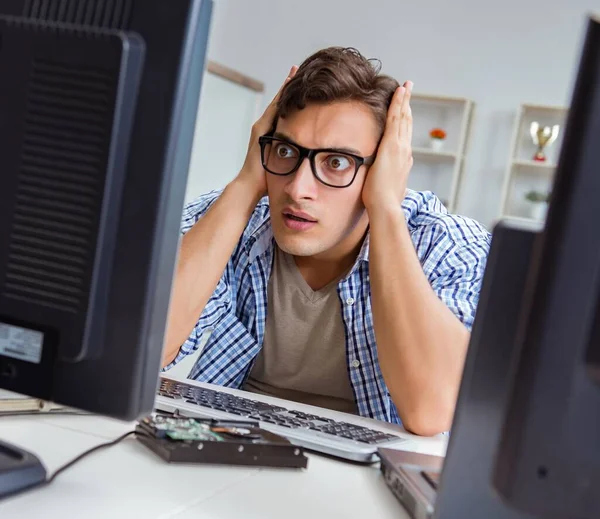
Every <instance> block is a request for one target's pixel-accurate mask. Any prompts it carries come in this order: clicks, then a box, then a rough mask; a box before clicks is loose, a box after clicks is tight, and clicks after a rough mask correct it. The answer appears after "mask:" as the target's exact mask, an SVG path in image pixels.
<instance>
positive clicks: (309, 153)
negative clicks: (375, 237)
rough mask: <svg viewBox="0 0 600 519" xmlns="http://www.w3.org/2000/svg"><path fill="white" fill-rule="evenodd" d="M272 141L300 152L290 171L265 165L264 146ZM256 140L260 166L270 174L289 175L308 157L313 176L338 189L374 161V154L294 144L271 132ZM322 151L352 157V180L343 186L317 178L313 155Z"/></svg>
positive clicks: (349, 184)
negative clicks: (277, 170)
mask: <svg viewBox="0 0 600 519" xmlns="http://www.w3.org/2000/svg"><path fill="white" fill-rule="evenodd" d="M273 141H279V142H283V143H285V144H289V145H290V146H293V147H294V148H297V149H298V151H299V152H300V154H299V156H298V163H297V164H296V166H295V167H294V168H293V169H292V170H291V171H290V172H288V173H275V172H274V171H271V170H270V169H269V168H268V167H267V165H266V162H265V147H266V145H267V144H271V143H273ZM258 142H259V144H260V158H261V162H262V166H263V168H265V171H267V172H268V173H270V174H271V175H277V176H279V177H287V176H288V175H291V174H293V173H295V172H296V171H298V169H300V166H301V165H302V163H303V162H304V159H306V158H308V162H309V164H310V169H311V171H312V174H313V176H314V177H315V178H316V179H317V180H318V181H319V182H321V184H323V185H326V186H328V187H335V188H338V189H344V188H347V187H350V186H351V185H352V184H353V183H354V180H356V176H357V175H358V170H359V169H360V168H361V167H362V166H371V165H372V164H373V162H375V157H376V154H374V155H370V156H368V157H361V156H360V155H356V154H355V153H349V152H347V151H343V150H340V149H336V148H306V147H305V146H300V145H299V144H296V143H295V142H293V141H290V140H288V139H282V138H280V137H275V136H274V135H273V133H272V132H270V133H267V134H265V135H262V136H261V137H259V138H258ZM323 152H330V153H339V154H341V155H347V156H348V157H352V158H353V159H354V161H355V165H356V167H355V170H354V175H352V180H350V182H349V183H348V184H345V185H343V186H336V185H334V184H328V183H327V182H325V181H324V180H322V179H321V178H319V175H318V174H317V168H316V166H315V156H316V155H317V154H318V153H323Z"/></svg>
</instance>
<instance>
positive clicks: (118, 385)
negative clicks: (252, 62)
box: [0, 0, 212, 420]
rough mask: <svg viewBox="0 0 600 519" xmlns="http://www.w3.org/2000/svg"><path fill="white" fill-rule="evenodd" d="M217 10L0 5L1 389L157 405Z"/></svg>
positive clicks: (128, 0)
mask: <svg viewBox="0 0 600 519" xmlns="http://www.w3.org/2000/svg"><path fill="white" fill-rule="evenodd" d="M211 13H212V0H2V2H1V3H0V186H1V189H0V388H4V389H7V390H12V391H15V392H18V393H21V394H25V395H31V396H34V397H37V398H41V399H45V400H49V401H53V402H56V403H59V404H63V405H66V406H69V407H74V408H78V409H83V410H86V411H91V412H94V413H98V414H101V415H106V416H110V417H115V418H119V419H123V420H131V419H135V418H138V417H140V416H142V415H145V414H147V413H150V412H151V411H152V408H153V403H154V398H155V394H156V389H157V383H158V375H159V371H160V362H161V355H162V348H163V339H164V334H165V321H166V318H167V310H168V305H169V299H170V293H171V284H172V279H173V272H174V266H175V262H176V256H177V245H178V239H179V226H180V221H181V213H182V208H183V201H184V195H185V189H186V183H187V174H188V168H189V162H190V155H191V147H192V142H193V133H194V127H195V120H196V113H197V108H198V101H199V95H200V88H201V81H202V77H203V72H204V69H205V57H206V48H207V39H208V34H209V28H210V20H211Z"/></svg>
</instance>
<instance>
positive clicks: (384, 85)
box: [277, 47, 400, 134]
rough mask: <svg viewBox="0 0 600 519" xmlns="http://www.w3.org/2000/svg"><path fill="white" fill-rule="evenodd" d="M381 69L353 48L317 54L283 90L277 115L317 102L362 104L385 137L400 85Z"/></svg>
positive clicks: (324, 50)
mask: <svg viewBox="0 0 600 519" xmlns="http://www.w3.org/2000/svg"><path fill="white" fill-rule="evenodd" d="M380 70H381V63H380V62H379V61H378V60H369V59H367V58H365V57H364V56H363V55H362V54H361V53H360V52H358V51H357V50H356V49H354V48H352V47H329V48H326V49H323V50H320V51H318V52H315V53H314V54H313V55H312V56H310V57H308V58H307V59H306V60H305V61H304V62H303V63H302V64H301V65H300V67H299V68H298V71H297V72H296V75H295V76H294V77H293V78H292V79H291V81H290V82H289V83H288V84H287V85H286V86H285V88H284V89H283V91H282V93H281V98H280V99H279V103H278V105H277V115H278V117H282V118H285V117H286V115H288V114H289V113H291V112H293V111H295V110H302V109H303V108H305V107H306V106H307V105H309V104H313V103H318V104H328V103H333V102H336V101H358V102H361V103H364V104H366V105H368V106H369V107H370V108H371V110H372V111H373V115H374V116H375V119H376V120H377V124H378V126H379V129H380V131H381V134H383V130H384V128H385V121H386V117H387V111H388V107H389V105H390V103H391V101H392V97H393V95H394V92H395V90H396V89H397V88H398V87H399V86H400V85H399V83H398V82H397V81H396V80H395V79H394V78H392V77H390V76H387V75H385V74H381V73H380Z"/></svg>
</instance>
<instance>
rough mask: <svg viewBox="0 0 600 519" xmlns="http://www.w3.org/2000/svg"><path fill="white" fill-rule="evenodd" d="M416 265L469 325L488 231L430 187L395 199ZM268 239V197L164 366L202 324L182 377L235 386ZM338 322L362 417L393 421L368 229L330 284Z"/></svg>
mask: <svg viewBox="0 0 600 519" xmlns="http://www.w3.org/2000/svg"><path fill="white" fill-rule="evenodd" d="M219 194H220V192H219V191H213V192H211V193H208V194H206V195H203V196H201V197H200V198H198V199H197V200H195V201H193V202H192V203H190V204H189V205H187V206H186V208H185V210H184V214H183V221H182V227H181V233H182V234H185V233H186V232H187V231H188V230H189V229H191V227H192V226H193V225H194V224H195V223H196V222H197V221H198V219H199V218H201V217H202V216H203V215H204V214H205V213H206V211H207V210H208V208H209V207H210V205H211V204H212V203H213V202H214V201H215V200H216V199H217V198H218V196H219ZM402 207H403V210H404V213H405V215H406V221H407V223H408V227H409V231H410V234H411V237H412V240H413V243H414V245H415V249H416V252H417V255H418V257H419V259H420V261H421V265H422V267H423V271H424V272H425V275H426V276H427V279H428V280H429V283H430V285H431V287H432V288H433V290H434V291H435V293H436V294H437V296H438V297H439V298H440V299H441V300H442V301H443V302H444V303H445V304H446V305H447V306H448V308H450V310H452V312H453V313H454V314H455V315H456V316H457V317H458V319H460V321H461V322H462V323H463V324H464V325H465V326H466V327H467V328H468V329H469V330H470V329H471V326H472V324H473V319H474V316H475V310H476V307H477V302H478V299H479V291H480V287H481V281H482V278H483V273H484V269H485V264H486V259H487V253H488V250H489V246H490V240H491V236H490V234H489V233H488V232H487V231H486V230H485V229H484V228H483V227H482V226H481V225H479V224H478V223H477V222H475V221H473V220H470V219H468V218H464V217H461V216H455V215H451V214H449V213H448V212H447V210H446V209H445V207H444V206H443V205H442V203H441V202H440V200H439V199H438V198H437V197H435V196H434V195H433V194H432V193H430V192H415V191H408V193H407V196H406V198H405V200H404V202H403V204H402ZM274 247H275V241H274V238H273V231H272V229H271V223H270V216H269V202H268V198H266V197H265V198H263V199H262V200H261V201H260V202H259V203H258V205H257V206H256V208H255V210H254V212H253V214H252V216H251V218H250V220H249V222H248V225H247V226H246V228H245V230H244V232H243V234H242V237H241V239H240V241H239V242H238V244H237V246H236V248H235V250H234V252H233V254H232V256H231V259H230V260H229V262H228V263H227V266H226V268H225V271H224V273H223V276H222V277H221V279H220V280H219V282H218V284H217V287H216V289H215V291H214V293H213V295H212V297H211V298H210V299H209V301H208V303H207V305H206V307H205V308H204V311H203V312H202V315H201V316H200V318H199V320H198V323H197V324H196V326H195V328H194V330H193V331H192V333H191V334H190V336H189V338H188V339H187V340H186V341H185V343H184V344H183V345H182V347H181V349H180V351H179V354H178V355H177V357H176V358H175V359H174V360H173V362H172V363H171V364H170V365H169V366H166V367H165V370H168V369H169V368H171V367H172V366H173V365H175V364H176V363H177V362H179V361H180V360H181V359H182V358H184V357H185V356H186V355H189V354H190V353H192V352H194V351H195V350H196V349H197V348H198V346H199V343H200V341H201V338H202V335H203V334H204V332H205V331H207V330H211V331H212V333H211V335H210V338H209V340H208V342H207V343H206V346H205V347H204V350H203V351H202V353H201V355H200V357H199V359H198V361H197V362H196V364H195V366H194V368H193V369H192V371H191V373H190V375H189V378H192V379H195V380H199V381H203V382H209V383H213V384H218V385H222V386H227V387H232V388H241V387H242V386H243V385H244V383H245V381H246V378H247V377H248V375H249V374H250V370H251V368H252V365H253V363H254V359H255V358H256V356H257V355H258V353H259V351H260V349H261V347H262V343H263V337H264V333H265V322H266V317H267V285H268V281H269V277H270V274H271V266H272V263H273V262H272V260H273V252H274ZM337 291H338V294H339V298H340V302H341V305H342V316H343V320H344V326H345V328H346V358H347V362H348V372H349V373H350V381H351V385H352V388H353V391H354V395H355V398H356V403H357V406H358V411H359V413H360V414H361V415H362V416H367V417H370V418H375V419H379V420H383V421H388V422H391V423H398V424H399V423H400V418H399V416H398V412H397V410H396V407H395V405H394V403H393V402H392V399H391V397H390V393H389V391H388V388H387V386H386V384H385V381H384V379H383V375H382V373H381V368H380V366H379V362H378V358H377V344H376V341H375V331H374V328H373V315H372V312H371V295H370V284H369V236H368V235H367V237H366V239H365V241H364V244H363V246H362V249H361V251H360V253H359V256H358V258H357V260H356V262H355V264H354V266H353V268H352V269H351V271H350V272H349V274H348V275H347V276H346V277H345V278H343V279H342V280H341V281H340V282H339V284H338V288H337Z"/></svg>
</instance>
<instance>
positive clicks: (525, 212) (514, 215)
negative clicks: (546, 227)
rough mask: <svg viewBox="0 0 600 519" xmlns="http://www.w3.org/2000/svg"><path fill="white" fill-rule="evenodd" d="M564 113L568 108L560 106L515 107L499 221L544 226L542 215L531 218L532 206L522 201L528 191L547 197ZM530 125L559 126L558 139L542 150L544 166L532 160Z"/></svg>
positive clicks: (559, 146) (558, 150)
mask: <svg viewBox="0 0 600 519" xmlns="http://www.w3.org/2000/svg"><path fill="white" fill-rule="evenodd" d="M567 112H568V108H567V107H564V106H550V105H540V104H521V105H520V106H519V109H518V111H517V114H516V116H515V122H514V127H513V136H512V142H511V147H510V154H509V158H508V164H507V168H506V173H505V176H504V182H503V186H502V196H501V205H500V214H499V219H506V218H510V219H513V220H519V221H526V222H536V221H537V222H541V223H543V222H544V220H545V217H544V212H543V211H542V214H541V215H539V216H537V217H534V213H535V209H534V207H533V203H532V202H530V201H528V200H527V199H526V195H527V193H528V192H530V191H532V190H534V191H537V192H541V193H549V192H550V190H551V188H552V184H553V181H554V172H555V169H556V162H557V159H558V155H559V152H560V148H561V146H562V137H563V134H564V129H565V122H566V117H567ZM534 121H536V122H538V123H539V124H540V125H541V126H553V125H555V124H558V125H559V134H558V138H557V139H556V141H555V142H554V143H553V144H552V145H551V146H550V147H546V148H545V149H544V153H545V155H546V161H544V162H539V161H536V160H533V156H534V154H535V152H536V149H537V147H536V146H535V144H534V142H533V139H532V138H531V135H530V126H531V123H532V122H534Z"/></svg>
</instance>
